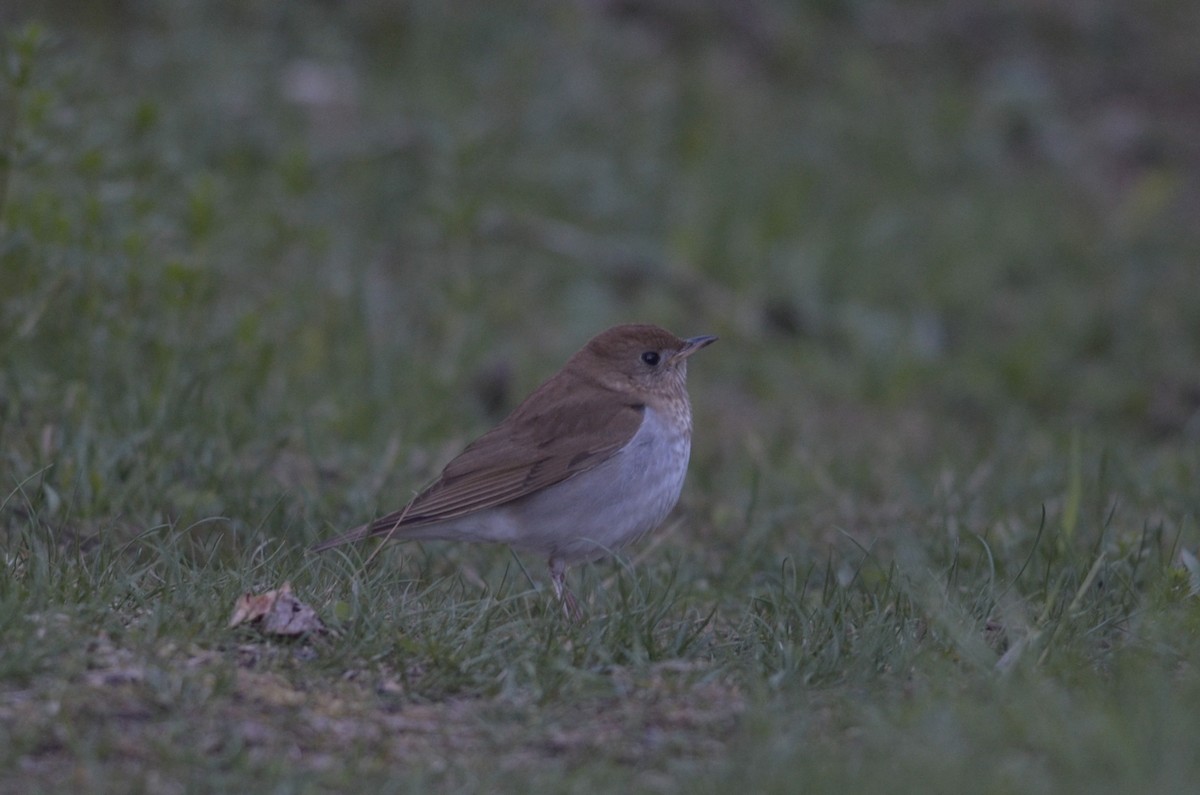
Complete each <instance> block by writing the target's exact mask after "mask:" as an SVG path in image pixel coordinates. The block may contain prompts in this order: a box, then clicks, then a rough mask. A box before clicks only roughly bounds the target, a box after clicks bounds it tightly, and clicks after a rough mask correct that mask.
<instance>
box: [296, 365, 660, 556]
mask: <svg viewBox="0 0 1200 795" xmlns="http://www.w3.org/2000/svg"><path fill="white" fill-rule="evenodd" d="M570 375H571V374H570V373H569V372H568V371H563V372H560V373H559V375H558V377H557V378H555V379H551V380H550V381H548V382H546V383H545V384H543V385H542V386H541V387H539V388H538V389H537V390H536V391H535V392H534V393H533V394H532V395H530V396H529V398H527V399H526V400H525V402H524V403H522V404H521V405H520V406H518V407H517V409H516V410H515V411H513V413H512V414H510V415H509V416H508V418H507V419H505V420H504V421H503V422H502V423H500V424H499V425H497V426H496V427H495V428H493V429H492V430H491V431H489V432H488V433H486V434H484V435H483V436H481V437H479V438H478V439H476V440H475V441H474V442H472V443H471V444H470V445H468V446H467V448H466V449H465V450H463V451H462V453H460V454H459V455H458V456H457V457H456V458H454V460H452V461H451V462H450V463H449V464H447V465H446V468H445V469H444V470H442V474H441V475H440V476H439V477H438V479H437V480H435V481H434V482H433V483H431V484H430V485H429V486H428V487H426V488H425V489H424V490H423V491H421V493H420V494H418V495H417V496H416V497H414V498H413V500H412V502H410V503H409V504H408V505H407V506H405V507H404V508H402V509H400V510H399V511H394V512H392V513H390V514H388V515H386V516H383V517H380V518H379V519H376V520H375V521H373V522H371V523H369V524H366V525H363V526H361V527H358V528H355V529H354V530H351V531H350V532H348V533H346V534H345V535H342V536H338V537H337V538H333V539H330V540H328V541H324V542H322V543H320V544H318V545H316V546H315V547H313V549H314V550H316V551H320V550H323V549H328V548H330V547H334V546H338V545H339V544H344V543H348V542H351V541H358V540H361V539H364V538H368V537H370V536H373V535H380V534H384V533H391V532H393V530H396V531H397V532H399V534H400V536H401V537H402V536H403V530H402V528H404V527H410V526H417V525H423V524H429V523H431V522H439V521H443V520H446V519H453V518H456V517H460V516H464V515H466V514H470V513H474V512H475V511H482V510H486V509H488V508H494V507H497V506H500V505H504V504H505V503H509V502H512V501H513V500H518V499H520V498H522V497H525V496H527V495H529V494H532V493H534V492H536V491H540V490H541V489H544V488H546V487H548V486H552V485H554V484H555V483H559V482H561V481H563V480H566V479H567V478H570V477H574V476H575V475H578V474H579V473H580V472H586V471H587V470H589V469H592V468H593V467H595V466H597V465H599V464H600V463H602V462H603V461H605V460H607V459H608V458H610V457H611V456H612V455H613V454H615V453H616V452H617V451H618V450H620V449H621V448H622V447H624V446H625V445H626V444H628V443H629V440H630V439H632V438H633V436H634V434H635V433H637V430H638V428H640V427H641V424H642V417H643V413H644V406H642V405H641V404H637V403H630V402H627V401H623V400H621V399H620V398H619V397H618V396H617V395H616V394H614V393H613V392H610V391H608V390H604V389H601V388H598V387H596V386H594V385H588V386H591V388H586V387H585V388H582V389H578V388H576V389H572V388H570V387H571V386H572V384H571V383H569V382H568V383H564V381H566V380H567V379H568V378H569V376H570ZM546 392H552V393H554V394H553V395H547V394H545V393H546ZM550 397H554V398H556V399H547V398H550Z"/></svg>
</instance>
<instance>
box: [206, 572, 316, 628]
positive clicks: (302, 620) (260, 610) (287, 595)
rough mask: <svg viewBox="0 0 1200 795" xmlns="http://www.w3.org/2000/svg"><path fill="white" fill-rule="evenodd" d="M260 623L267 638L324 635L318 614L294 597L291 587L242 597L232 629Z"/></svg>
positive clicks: (234, 607) (286, 583)
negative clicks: (321, 633) (271, 636)
mask: <svg viewBox="0 0 1200 795" xmlns="http://www.w3.org/2000/svg"><path fill="white" fill-rule="evenodd" d="M253 622H259V623H260V624H261V627H260V628H261V629H262V631H263V632H265V633H266V634H268V635H287V636H292V637H294V636H297V635H305V634H308V633H310V632H324V631H325V624H324V623H323V622H322V621H321V618H320V616H318V615H317V611H316V610H313V609H312V608H311V607H309V606H308V605H306V604H305V603H304V602H301V601H300V600H299V599H297V598H296V597H295V596H294V595H293V594H292V584H291V583H290V582H285V583H284V584H283V586H282V587H280V588H278V589H276V590H274V591H267V592H266V593H261V594H252V593H247V594H242V595H241V596H239V597H238V600H237V603H236V604H235V605H234V606H233V615H232V616H231V617H230V619H229V626H230V627H231V628H232V627H236V626H237V625H238V624H245V623H253Z"/></svg>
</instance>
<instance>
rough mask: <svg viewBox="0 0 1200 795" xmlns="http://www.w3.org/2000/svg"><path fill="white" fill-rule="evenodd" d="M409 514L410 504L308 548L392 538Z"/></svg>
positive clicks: (322, 550)
mask: <svg viewBox="0 0 1200 795" xmlns="http://www.w3.org/2000/svg"><path fill="white" fill-rule="evenodd" d="M407 514H408V506H405V507H404V509H403V510H401V511H396V512H395V513H389V514H388V515H387V516H383V517H380V518H379V519H376V520H375V521H373V522H369V523H368V524H364V525H359V526H358V527H356V528H354V529H353V530H347V531H346V532H345V533H342V534H341V535H340V536H334V537H333V538H329V539H326V540H324V541H320V542H318V543H316V544H313V545H312V546H311V547H309V548H308V551H309V552H324V551H325V550H327V549H333V548H334V547H340V546H341V545H342V544H352V543H354V542H355V541H363V540H364V539H367V538H371V537H373V536H385V538H384V540H385V541H386V540H387V538H390V537H391V535H392V534H393V533H395V532H396V530H397V529H399V527H400V525H401V523H403V522H404V517H405V516H406V515H407Z"/></svg>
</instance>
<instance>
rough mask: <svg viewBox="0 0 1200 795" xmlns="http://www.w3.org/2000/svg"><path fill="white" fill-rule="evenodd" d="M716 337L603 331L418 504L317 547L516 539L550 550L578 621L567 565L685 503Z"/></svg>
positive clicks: (654, 330) (653, 330)
mask: <svg viewBox="0 0 1200 795" xmlns="http://www.w3.org/2000/svg"><path fill="white" fill-rule="evenodd" d="M716 339H717V338H716V337H712V336H702V337H691V338H690V339H680V338H679V337H676V336H675V335H674V334H671V333H670V332H668V331H665V330H663V329H661V328H658V327H657V326H650V325H626V326H615V327H613V328H610V329H608V330H607V331H603V332H601V333H600V334H597V335H596V336H595V337H593V338H592V339H591V340H590V341H589V342H588V344H587V345H585V346H584V347H583V349H582V350H580V351H579V352H578V353H576V354H575V355H574V356H572V357H571V358H570V359H569V360H568V361H567V363H566V364H565V365H564V366H563V368H562V369H561V370H559V371H558V372H557V373H555V374H554V375H553V376H551V377H550V379H549V380H547V381H546V382H545V383H543V384H542V385H541V386H539V387H538V388H537V389H535V390H534V391H533V394H531V395H530V396H529V397H528V398H526V399H525V400H524V402H522V403H521V404H520V405H519V406H517V407H516V409H514V410H513V412H512V413H511V414H510V415H508V417H507V418H505V419H504V421H503V422H501V423H500V424H499V425H497V426H496V427H495V428H493V429H492V430H490V431H488V432H487V433H485V434H484V435H483V436H481V437H479V438H478V439H476V440H475V441H474V442H472V443H471V444H470V445H468V446H467V448H466V449H465V450H463V451H462V452H461V453H460V454H459V455H458V457H457V458H455V459H454V460H452V461H451V462H450V463H449V464H447V465H446V468H445V469H444V470H442V474H441V475H440V476H439V477H438V479H437V480H435V481H434V482H433V483H432V484H430V485H429V486H428V487H427V488H426V489H424V490H423V491H422V492H421V493H419V494H418V495H417V496H416V497H414V498H413V500H412V502H410V503H409V504H408V505H406V506H404V507H403V508H401V509H400V510H398V511H395V512H393V513H389V514H388V515H386V516H383V517H381V518H379V519H376V520H375V521H373V522H370V523H369V524H365V525H363V526H361V527H358V528H355V529H354V530H351V531H349V532H348V533H346V534H344V535H341V536H338V537H337V538H332V539H330V540H328V541H323V542H321V543H319V544H317V545H315V546H314V547H313V548H312V549H313V550H314V551H317V552H320V551H322V550H326V549H329V548H331V547H335V546H338V545H339V544H345V543H348V542H351V541H360V540H362V539H365V538H371V537H373V536H387V537H388V538H391V537H393V536H394V537H395V538H397V539H401V540H406V541H432V540H449V541H491V542H499V543H505V544H509V545H511V546H513V547H515V548H517V549H522V550H529V551H531V552H535V553H538V554H542V555H545V556H546V558H547V559H548V561H549V566H550V578H551V580H552V582H553V584H554V592H555V594H557V596H558V598H559V600H560V601H561V602H562V604H563V608H564V609H565V610H566V611H567V613H568V614H569V615H571V616H573V617H578V616H579V608H578V605H577V603H576V601H575V597H574V596H573V595H572V594H571V592H570V590H568V589H567V587H566V584H565V582H564V576H565V573H566V568H567V566H568V565H569V564H572V563H578V562H583V561H590V560H594V559H596V558H599V557H602V556H604V555H606V554H611V553H613V552H616V551H617V550H619V549H621V548H622V547H624V546H626V545H627V544H629V543H631V542H633V541H636V540H637V539H639V538H641V537H642V536H643V535H645V534H646V533H648V532H649V531H651V530H653V529H654V528H655V527H657V526H658V525H659V524H660V523H661V522H662V520H663V519H665V518H666V516H667V514H668V513H669V512H670V511H671V508H673V507H674V505H675V503H676V501H678V499H679V492H680V490H681V489H682V488H683V477H684V474H685V473H686V471H687V464H688V456H689V454H690V453H691V446H692V409H691V404H690V403H689V401H688V394H687V359H688V357H689V356H691V355H692V354H693V353H695V352H696V351H698V350H700V349H701V348H703V347H704V346H706V345H708V344H710V343H712V342H714V341H715V340H716Z"/></svg>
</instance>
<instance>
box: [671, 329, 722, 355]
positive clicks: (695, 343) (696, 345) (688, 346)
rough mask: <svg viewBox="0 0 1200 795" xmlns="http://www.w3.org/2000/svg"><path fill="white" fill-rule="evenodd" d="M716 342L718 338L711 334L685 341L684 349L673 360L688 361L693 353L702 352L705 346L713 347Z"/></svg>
mask: <svg viewBox="0 0 1200 795" xmlns="http://www.w3.org/2000/svg"><path fill="white" fill-rule="evenodd" d="M716 341H717V338H716V337H714V336H712V335H711V334H705V335H702V336H699V337H689V338H688V339H686V340H684V341H683V347H682V348H680V349H679V351H678V352H677V353H676V354H675V355H674V356H672V357H671V358H672V359H673V360H676V361H681V360H683V359H686V358H687V357H689V356H691V355H692V354H693V353H695V352H696V351H698V350H700V349H701V348H703V347H704V346H706V345H712V344H713V343H714V342H716Z"/></svg>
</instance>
